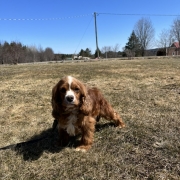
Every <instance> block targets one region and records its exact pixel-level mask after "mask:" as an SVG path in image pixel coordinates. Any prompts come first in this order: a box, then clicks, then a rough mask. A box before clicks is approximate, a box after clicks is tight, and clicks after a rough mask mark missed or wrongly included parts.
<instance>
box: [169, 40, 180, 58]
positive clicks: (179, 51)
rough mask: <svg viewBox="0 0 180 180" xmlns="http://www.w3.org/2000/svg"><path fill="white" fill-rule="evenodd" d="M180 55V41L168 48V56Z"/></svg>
mask: <svg viewBox="0 0 180 180" xmlns="http://www.w3.org/2000/svg"><path fill="white" fill-rule="evenodd" d="M177 55H180V46H179V42H174V43H173V44H172V45H171V47H169V48H167V56H177Z"/></svg>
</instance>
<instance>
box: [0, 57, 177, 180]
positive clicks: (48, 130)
mask: <svg viewBox="0 0 180 180" xmlns="http://www.w3.org/2000/svg"><path fill="white" fill-rule="evenodd" d="M66 75H72V76H75V77H76V78H78V79H80V80H82V81H83V82H84V83H86V84H87V85H89V86H97V87H98V88H99V89H101V91H102V92H103V94H104V96H105V97H106V98H107V99H108V100H109V102H110V103H111V104H112V106H113V107H114V109H116V111H117V112H119V114H120V115H121V117H122V119H123V121H124V122H125V124H126V127H125V128H123V129H119V128H116V127H114V126H113V124H112V123H111V122H109V121H107V120H104V119H102V118H101V120H100V122H98V123H97V125H96V132H95V139H94V143H93V146H92V148H91V149H90V150H89V151H88V152H86V153H83V152H77V151H75V147H74V144H75V143H76V141H77V139H76V138H74V139H73V141H72V142H71V143H70V144H69V146H68V147H58V146H56V141H57V136H58V134H57V130H56V129H53V128H52V125H53V121H54V119H53V117H52V116H51V90H52V88H53V86H54V85H55V84H56V83H57V82H58V81H59V79H60V78H62V77H63V76H66ZM37 139H38V140H37ZM31 140H33V141H31ZM29 141H30V142H29ZM21 142H23V143H21ZM17 143H19V144H18V145H17V146H10V147H9V148H7V149H1V150H0V179H2V180H10V179H18V180H19V179H26V180H30V179H36V180H38V179H39V180H42V179H43V180H50V179H62V180H66V179H67V180H68V179H77V180H100V179H103V180H108V179H110V180H117V179H119V180H122V179H128V180H130V179H133V180H134V179H137V180H139V179H142V180H144V179H148V180H165V179H174V180H179V179H180V58H179V59H156V60H155V59H154V60H153V59H149V60H113V61H97V62H78V63H47V64H28V65H7V66H0V147H1V148H2V147H6V146H8V145H13V144H17Z"/></svg>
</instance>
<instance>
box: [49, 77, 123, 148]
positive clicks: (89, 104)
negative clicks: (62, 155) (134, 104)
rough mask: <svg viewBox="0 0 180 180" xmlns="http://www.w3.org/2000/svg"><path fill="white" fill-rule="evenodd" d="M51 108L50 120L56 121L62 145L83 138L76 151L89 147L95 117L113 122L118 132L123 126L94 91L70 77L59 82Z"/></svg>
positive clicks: (97, 91) (53, 95)
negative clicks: (74, 138)
mask: <svg viewBox="0 0 180 180" xmlns="http://www.w3.org/2000/svg"><path fill="white" fill-rule="evenodd" d="M52 108H53V111H52V116H53V117H54V118H55V119H56V120H57V121H58V132H59V137H60V143H61V145H65V144H67V143H68V141H69V138H70V136H75V135H77V134H79V133H81V134H82V138H81V142H80V145H79V146H78V147H77V148H76V150H78V151H79V150H80V151H86V150H88V149H89V148H90V147H91V145H92V143H93V137H94V131H95V124H96V118H97V117H104V118H105V119H108V120H113V121H114V123H115V125H116V126H118V127H120V128H121V127H124V126H125V124H124V123H123V121H122V119H121V117H120V116H119V115H118V114H117V113H116V112H115V111H114V109H113V108H112V106H111V105H110V104H109V103H108V102H107V100H106V99H105V98H104V97H103V95H102V94H101V92H100V91H99V90H98V89H97V88H95V87H93V88H89V87H87V86H86V85H85V84H83V83H82V82H81V81H79V80H77V79H76V78H74V77H71V76H66V77H64V78H62V79H61V80H60V81H59V82H58V83H57V84H56V85H55V87H54V88H53V90H52Z"/></svg>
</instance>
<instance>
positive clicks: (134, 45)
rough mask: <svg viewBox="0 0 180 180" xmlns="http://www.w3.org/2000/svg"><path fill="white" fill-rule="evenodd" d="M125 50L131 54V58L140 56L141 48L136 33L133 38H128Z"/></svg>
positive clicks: (133, 33) (132, 34)
mask: <svg viewBox="0 0 180 180" xmlns="http://www.w3.org/2000/svg"><path fill="white" fill-rule="evenodd" d="M125 50H126V51H128V52H129V55H130V56H139V54H140V50H141V46H140V43H139V39H138V38H137V36H136V34H135V32H134V31H132V33H131V36H130V37H129V38H128V42H127V43H126V46H125Z"/></svg>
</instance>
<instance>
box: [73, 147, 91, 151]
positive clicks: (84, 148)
mask: <svg viewBox="0 0 180 180" xmlns="http://www.w3.org/2000/svg"><path fill="white" fill-rule="evenodd" d="M90 148H91V146H78V147H77V148H76V151H81V152H87V150H88V149H90Z"/></svg>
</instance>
